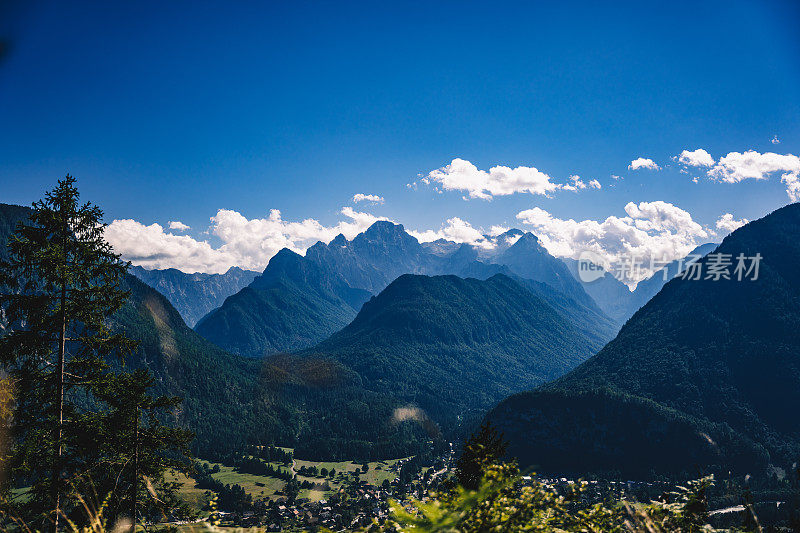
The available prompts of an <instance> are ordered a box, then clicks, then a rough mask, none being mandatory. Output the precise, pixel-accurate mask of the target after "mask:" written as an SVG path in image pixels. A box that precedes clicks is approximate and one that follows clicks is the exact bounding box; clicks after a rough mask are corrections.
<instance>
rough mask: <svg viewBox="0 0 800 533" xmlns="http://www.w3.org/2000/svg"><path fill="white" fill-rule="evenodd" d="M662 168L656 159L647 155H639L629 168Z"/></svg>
mask: <svg viewBox="0 0 800 533" xmlns="http://www.w3.org/2000/svg"><path fill="white" fill-rule="evenodd" d="M640 169H646V170H661V167H660V166H658V165H657V164H656V162H655V161H653V160H652V159H647V158H646V157H639V158H637V159H634V160H633V161H631V164H630V165H628V170H640Z"/></svg>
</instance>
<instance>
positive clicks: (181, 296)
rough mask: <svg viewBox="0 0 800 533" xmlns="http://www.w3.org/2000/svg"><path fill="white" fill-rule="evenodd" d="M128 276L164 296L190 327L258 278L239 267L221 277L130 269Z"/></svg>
mask: <svg viewBox="0 0 800 533" xmlns="http://www.w3.org/2000/svg"><path fill="white" fill-rule="evenodd" d="M129 272H130V273H131V274H133V275H134V276H136V277H137V278H139V279H140V280H141V281H143V282H144V283H146V284H147V285H149V286H150V287H152V288H154V289H156V290H157V291H158V292H160V293H161V294H163V295H164V296H166V297H167V299H168V300H169V301H170V303H171V304H172V305H174V306H175V309H177V310H178V312H179V313H180V314H181V316H182V317H183V319H184V320H185V321H186V323H187V324H188V325H189V326H190V327H193V326H194V325H195V324H196V323H197V322H198V321H199V320H200V319H201V318H203V317H204V316H205V315H207V314H208V313H209V312H210V311H212V310H214V309H216V308H217V307H219V306H221V305H222V303H223V302H224V301H225V298H227V297H228V296H230V295H232V294H235V293H237V292H239V291H240V290H242V289H243V288H245V287H246V286H248V285H249V284H250V283H251V282H252V281H253V280H254V279H255V278H256V276H258V272H253V271H250V270H242V269H241V268H239V267H231V268H229V269H228V271H227V272H225V273H224V274H205V273H202V272H196V273H194V274H187V273H185V272H182V271H180V270H178V269H176V268H167V269H164V270H148V269H145V268H142V267H141V266H136V265H133V266H131V268H130V269H129Z"/></svg>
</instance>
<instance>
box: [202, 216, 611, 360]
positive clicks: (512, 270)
mask: <svg viewBox="0 0 800 533" xmlns="http://www.w3.org/2000/svg"><path fill="white" fill-rule="evenodd" d="M507 237H513V238H514V242H513V244H508V245H507V246H500V247H498V249H497V250H496V251H495V253H494V254H492V255H488V256H487V255H486V254H485V253H484V252H483V251H481V250H479V249H477V248H475V247H473V246H470V245H468V244H460V245H459V244H456V243H448V242H445V241H439V242H435V243H427V244H420V242H419V241H417V239H416V238H414V237H412V236H411V235H409V234H408V233H407V232H406V231H405V229H404V228H403V226H401V225H398V224H393V223H391V222H385V221H380V222H376V223H375V224H373V225H372V226H370V227H369V228H368V229H367V230H366V231H365V232H363V233H361V234H359V235H357V236H356V237H355V238H354V239H353V240H351V241H348V240H347V239H345V237H344V236H342V235H339V236H338V237H336V238H335V239H333V240H332V241H331V242H330V243H328V244H325V243H323V242H318V243H317V244H315V245H314V246H311V247H310V248H309V249H308V250H307V252H306V254H305V256H300V255H298V254H296V253H294V252H291V251H290V250H286V249H284V250H281V251H280V252H279V253H278V254H276V255H275V256H274V257H273V258H272V259H271V260H270V262H269V264H268V265H267V268H266V269H265V270H264V273H263V274H262V275H261V276H259V277H257V278H256V279H255V280H254V281H253V282H252V283H251V284H250V285H249V286H248V287H246V288H245V289H243V290H242V291H240V292H239V293H237V294H235V295H234V296H231V297H230V298H228V299H227V300H226V301H225V303H223V305H222V306H221V307H220V308H219V309H217V310H215V311H213V312H211V313H209V314H208V316H206V317H205V318H203V319H202V320H201V321H200V322H199V323H198V324H197V326H196V330H197V332H198V333H200V334H201V335H203V336H204V337H206V338H207V339H209V340H210V341H212V342H214V343H215V344H217V345H219V346H221V347H223V348H225V349H227V350H229V351H231V352H233V353H238V354H241V355H246V356H249V357H258V356H262V355H268V354H270V353H276V352H280V351H292V350H297V349H303V348H307V347H309V346H312V345H313V344H315V343H317V342H319V341H321V340H323V339H324V338H326V337H327V336H329V335H330V334H332V333H334V332H335V331H337V330H339V329H341V328H343V327H344V326H346V325H347V324H348V323H349V322H350V321H352V320H353V319H354V318H355V316H356V314H357V313H358V311H359V310H360V309H361V305H362V304H363V303H364V302H366V301H367V300H368V299H369V298H370V297H371V296H372V295H374V294H377V293H379V292H380V291H381V290H383V289H384V288H385V287H386V286H387V285H388V284H389V283H391V282H392V281H393V280H395V279H397V277H399V276H400V275H402V274H424V275H445V274H453V275H460V276H465V275H468V276H475V277H488V276H490V275H492V274H494V273H498V272H506V273H509V274H514V275H517V276H519V277H521V278H524V279H530V280H534V281H539V282H542V283H545V284H547V285H549V286H551V287H553V288H554V289H556V290H558V291H560V292H561V293H563V294H564V295H565V296H566V297H568V298H570V299H572V300H573V301H574V302H575V303H576V304H577V305H579V306H583V307H586V308H587V309H590V310H592V311H593V312H595V313H598V314H601V315H602V314H603V313H602V311H601V310H600V309H599V308H598V307H597V305H596V304H595V302H594V301H593V300H592V299H591V297H589V295H588V294H586V292H585V291H584V290H583V288H582V287H581V285H580V284H579V283H578V282H577V281H576V280H575V278H574V277H573V276H572V275H571V274H570V273H569V270H568V269H567V267H566V265H564V263H563V262H562V261H560V260H559V259H556V258H555V257H553V256H551V255H550V254H549V253H547V251H546V250H545V249H544V248H543V247H542V246H541V245H540V244H539V242H538V239H537V238H536V237H535V236H534V235H533V234H531V233H526V234H523V235H519V232H518V231H516V230H514V231H512V232H510V233H509V234H508V235H501V236H500V237H499V238H498V241H499V242H501V243H504V242H507ZM501 266H502V267H505V269H504V270H503V269H501V268H500V267H501Z"/></svg>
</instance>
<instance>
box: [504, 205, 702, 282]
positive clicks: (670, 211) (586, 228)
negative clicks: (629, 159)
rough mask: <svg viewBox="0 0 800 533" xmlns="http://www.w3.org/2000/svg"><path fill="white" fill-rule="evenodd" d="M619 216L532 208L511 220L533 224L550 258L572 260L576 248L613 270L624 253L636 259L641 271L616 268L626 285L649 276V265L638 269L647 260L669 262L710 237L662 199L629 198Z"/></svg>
mask: <svg viewBox="0 0 800 533" xmlns="http://www.w3.org/2000/svg"><path fill="white" fill-rule="evenodd" d="M625 214H626V216H622V217H617V216H609V217H608V218H606V219H605V220H602V221H597V220H580V221H576V220H573V219H560V218H556V217H554V216H553V215H551V214H550V213H548V212H547V211H545V210H544V209H541V208H539V207H534V208H533V209H528V210H526V211H522V212H520V213H518V214H517V218H518V219H519V220H521V221H522V222H523V223H525V224H528V225H530V226H533V232H534V233H535V234H536V235H537V236H538V237H539V240H540V242H541V243H542V246H544V247H545V248H546V249H547V250H548V251H549V252H550V253H551V254H553V255H555V256H560V257H572V258H575V259H577V258H578V256H579V255H580V254H581V252H583V251H586V250H591V251H592V252H594V253H596V254H598V255H600V256H601V257H603V259H604V260H605V261H606V262H607V263H608V264H610V265H612V267H615V268H619V267H621V266H623V265H624V264H625V263H626V261H629V258H630V257H636V258H638V260H639V261H640V264H641V265H642V269H641V270H639V271H638V272H630V270H626V271H625V272H622V275H623V280H624V281H625V282H626V283H628V284H629V285H631V286H633V285H635V283H637V282H638V281H640V280H642V279H644V278H645V277H647V276H649V275H651V274H652V271H653V269H647V268H644V267H647V266H648V265H649V262H650V259H651V258H655V259H656V260H659V261H662V260H665V261H673V260H675V259H678V258H681V257H684V256H685V255H686V254H687V253H689V252H690V251H691V250H692V249H693V248H695V247H696V246H697V245H698V244H700V243H701V242H704V241H706V240H707V239H709V237H710V236H711V233H710V232H709V231H708V230H706V229H705V228H703V227H702V226H701V225H700V224H698V223H697V222H695V221H694V220H693V219H692V216H691V215H690V214H689V213H688V212H686V211H684V210H683V209H681V208H679V207H677V206H675V205H673V204H670V203H667V202H662V201H656V202H641V203H639V204H635V203H633V202H630V203H628V204H627V205H626V206H625Z"/></svg>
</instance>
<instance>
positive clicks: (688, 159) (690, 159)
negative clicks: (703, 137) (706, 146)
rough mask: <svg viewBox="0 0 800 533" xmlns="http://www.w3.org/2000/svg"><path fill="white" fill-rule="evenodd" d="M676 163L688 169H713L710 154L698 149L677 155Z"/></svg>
mask: <svg viewBox="0 0 800 533" xmlns="http://www.w3.org/2000/svg"><path fill="white" fill-rule="evenodd" d="M678 161H679V162H681V163H683V164H684V165H687V166H690V167H713V166H714V163H715V161H714V158H713V157H711V154H709V153H708V152H706V151H705V150H703V149H702V148H698V149H697V150H692V151H689V150H684V151H683V152H681V153H680V155H678Z"/></svg>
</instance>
